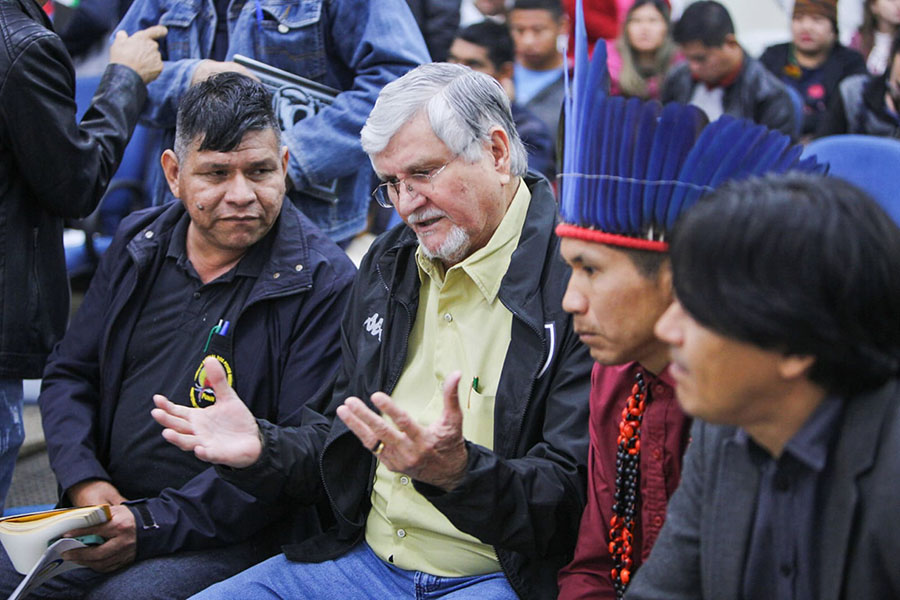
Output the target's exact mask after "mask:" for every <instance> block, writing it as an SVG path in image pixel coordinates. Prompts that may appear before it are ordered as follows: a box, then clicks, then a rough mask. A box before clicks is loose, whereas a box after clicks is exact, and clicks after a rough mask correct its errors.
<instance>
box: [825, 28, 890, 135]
mask: <svg viewBox="0 0 900 600" xmlns="http://www.w3.org/2000/svg"><path fill="white" fill-rule="evenodd" d="M838 91H839V93H838V94H836V95H835V98H834V101H833V102H832V103H831V107H829V109H828V113H827V114H826V116H825V118H824V119H823V120H822V123H821V125H820V127H819V130H818V132H817V133H818V135H819V136H826V135H835V134H839V133H861V134H865V135H877V136H882V137H892V138H900V33H898V34H897V37H895V38H894V44H893V46H891V61H890V63H888V68H887V70H886V71H885V72H884V75H865V74H863V75H853V76H851V77H848V78H847V79H845V80H844V81H842V82H841V85H840V87H839V88H838Z"/></svg>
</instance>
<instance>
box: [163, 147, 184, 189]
mask: <svg viewBox="0 0 900 600" xmlns="http://www.w3.org/2000/svg"><path fill="white" fill-rule="evenodd" d="M159 163H160V164H161V165H162V169H163V173H165V175H166V181H167V182H168V183H169V189H170V190H171V191H172V195H173V196H175V197H176V198H181V193H180V189H179V185H178V173H179V171H180V167H179V164H178V157H177V156H176V155H175V152H174V151H172V150H171V149H169V150H166V151H165V152H163V153H162V156H160V157H159Z"/></svg>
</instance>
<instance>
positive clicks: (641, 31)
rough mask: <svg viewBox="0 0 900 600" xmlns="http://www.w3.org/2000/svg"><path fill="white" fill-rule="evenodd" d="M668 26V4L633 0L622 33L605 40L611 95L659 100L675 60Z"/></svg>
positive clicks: (647, 0)
mask: <svg viewBox="0 0 900 600" xmlns="http://www.w3.org/2000/svg"><path fill="white" fill-rule="evenodd" d="M669 26H670V22H669V5H668V4H666V3H665V2H663V0H637V1H636V2H635V3H634V4H633V5H632V6H631V8H630V9H629V10H628V14H627V16H626V17H625V23H624V25H623V26H622V33H621V34H619V37H618V38H617V39H616V40H615V41H607V42H606V51H607V56H608V59H607V60H608V62H609V78H610V93H611V94H612V95H614V96H628V97H631V96H634V97H637V98H642V99H644V100H647V99H653V100H656V99H659V94H660V90H661V88H662V82H663V81H664V80H665V78H666V74H667V73H668V72H669V67H671V66H672V62H673V61H674V60H675V44H674V43H673V42H672V37H671V35H670V34H669Z"/></svg>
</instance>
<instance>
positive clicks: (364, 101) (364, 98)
mask: <svg viewBox="0 0 900 600" xmlns="http://www.w3.org/2000/svg"><path fill="white" fill-rule="evenodd" d="M230 4H231V6H228V5H229V2H228V1H227V0H224V1H223V0H137V1H136V2H134V4H133V5H132V7H131V9H130V10H129V11H128V13H127V14H126V15H125V17H124V18H123V19H122V22H121V23H119V26H118V28H117V29H124V30H125V31H127V32H129V33H130V32H133V31H136V30H138V29H142V28H144V27H146V26H147V25H144V24H145V23H146V24H156V23H161V24H163V25H166V26H168V27H169V34H168V36H167V38H166V39H165V40H164V41H163V42H162V43H161V45H160V50H161V51H162V54H163V59H164V60H165V61H166V63H165V68H164V69H163V72H162V75H161V76H160V78H159V80H158V81H157V82H156V83H154V84H153V85H151V86H149V89H148V99H147V104H146V107H145V109H144V113H143V114H142V120H143V121H144V122H145V123H147V124H149V125H152V126H154V127H160V128H163V129H166V130H167V135H166V136H163V140H162V141H161V144H162V145H164V147H160V148H155V149H153V151H151V152H149V153H148V156H152V157H157V156H159V155H160V154H161V153H162V150H163V149H164V148H166V147H171V141H172V139H173V131H174V127H175V112H176V108H177V105H178V99H179V98H180V97H181V95H182V94H183V93H184V92H185V90H187V88H188V87H190V85H191V84H192V83H196V82H197V81H199V80H201V79H204V78H205V77H207V76H208V75H209V74H211V73H212V72H216V71H223V70H241V67H240V66H239V65H237V64H236V63H233V62H230V61H231V59H232V57H233V56H234V55H235V54H242V55H244V56H248V57H250V58H254V59H256V60H259V61H261V62H264V63H267V64H269V65H272V66H274V67H277V68H279V69H282V70H285V71H288V72H291V73H294V74H297V75H300V76H302V77H306V78H307V79H312V80H314V81H317V82H320V83H323V84H325V85H328V86H331V87H333V88H336V89H339V90H342V92H341V93H340V94H339V95H338V96H337V98H336V99H335V101H334V103H333V104H332V105H331V106H328V107H326V108H324V109H323V110H322V111H321V112H320V113H319V114H317V115H315V116H310V117H308V118H306V119H303V120H302V121H300V122H298V123H297V124H296V125H294V127H293V128H291V129H290V130H288V131H285V132H284V143H285V144H286V145H287V147H288V149H289V150H290V163H289V165H288V173H287V174H288V178H289V185H290V187H291V188H292V189H291V191H290V192H289V196H290V198H291V200H292V201H293V202H294V203H295V204H296V205H297V206H298V207H299V208H300V209H301V210H302V211H303V212H304V213H305V214H306V215H307V216H308V217H310V219H312V221H313V222H314V223H315V224H316V225H318V226H319V227H320V228H321V229H322V230H323V231H324V232H325V233H326V234H327V235H328V236H329V237H331V238H332V239H333V240H336V241H344V240H348V239H349V238H351V237H353V236H354V235H355V234H356V233H358V232H359V231H361V230H362V229H363V228H364V227H365V221H366V213H367V209H368V206H369V200H370V193H371V191H372V188H373V187H374V180H373V177H374V176H373V174H372V171H371V167H370V165H369V160H368V159H367V158H366V155H365V153H364V152H363V150H362V147H361V146H360V143H359V131H360V129H362V126H363V123H364V122H365V119H366V117H367V116H368V114H369V111H370V110H371V109H372V106H373V105H374V103H375V98H376V96H377V95H378V92H379V91H381V88H382V87H384V85H385V84H387V83H388V82H390V81H393V80H394V79H396V78H397V77H399V76H401V75H403V74H404V73H406V72H407V71H409V70H410V69H412V68H413V67H415V66H416V65H418V64H421V63H424V62H429V56H428V50H427V49H426V47H425V43H424V41H423V40H422V35H421V33H420V32H419V29H418V27H417V26H416V22H415V20H414V19H413V17H412V14H411V13H410V11H409V8H408V7H407V5H406V3H405V2H404V1H403V0H378V2H374V1H370V0H252V1H249V0H248V1H247V2H243V3H240V2H234V1H232V2H230ZM226 8H227V11H226ZM219 13H226V14H227V15H228V17H227V27H225V26H224V25H223V24H219V25H218V27H217V23H218V22H219V20H218V19H217V14H219ZM204 59H211V60H204ZM225 61H229V62H225ZM152 160H153V161H154V164H152V165H150V166H151V168H150V169H149V174H148V182H147V184H148V188H149V189H150V190H151V198H153V202H154V203H155V204H161V203H163V202H167V201H170V200H171V195H170V194H169V192H168V188H167V186H166V183H165V179H164V177H163V173H162V169H160V168H159V166H158V165H157V164H156V162H157V161H156V159H155V158H154V159H152ZM335 178H337V179H339V183H338V198H337V201H327V200H322V199H320V198H317V197H313V196H311V195H310V194H308V193H306V192H305V191H304V190H307V189H308V188H309V187H310V184H311V183H316V184H327V183H328V182H330V181H331V180H333V179H335Z"/></svg>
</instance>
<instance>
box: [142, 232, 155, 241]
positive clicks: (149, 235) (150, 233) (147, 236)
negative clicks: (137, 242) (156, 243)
mask: <svg viewBox="0 0 900 600" xmlns="http://www.w3.org/2000/svg"><path fill="white" fill-rule="evenodd" d="M144 237H145V238H147V239H148V240H149V239H150V238H152V237H153V232H152V231H148V232H147V233H145V234H144Z"/></svg>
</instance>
